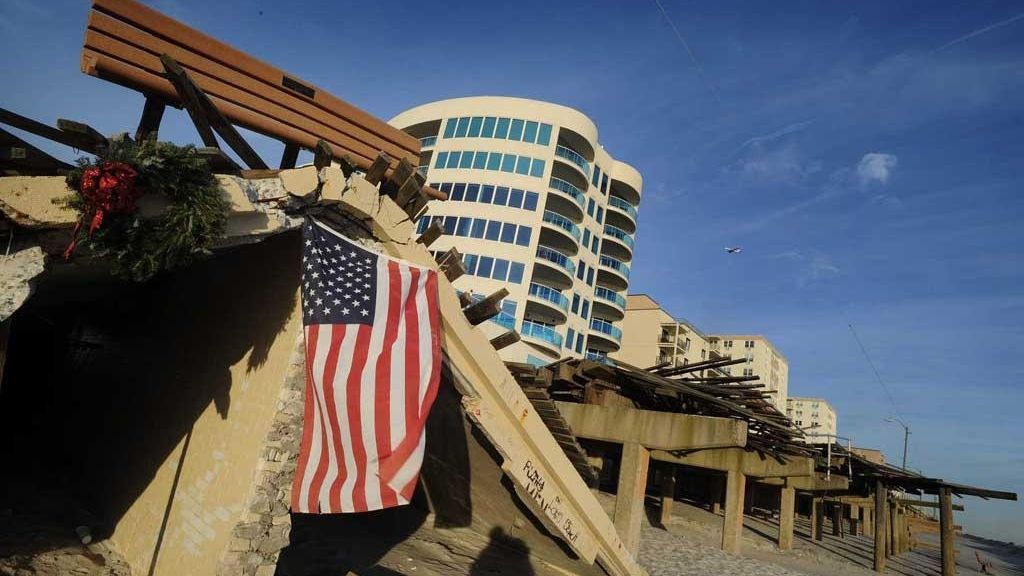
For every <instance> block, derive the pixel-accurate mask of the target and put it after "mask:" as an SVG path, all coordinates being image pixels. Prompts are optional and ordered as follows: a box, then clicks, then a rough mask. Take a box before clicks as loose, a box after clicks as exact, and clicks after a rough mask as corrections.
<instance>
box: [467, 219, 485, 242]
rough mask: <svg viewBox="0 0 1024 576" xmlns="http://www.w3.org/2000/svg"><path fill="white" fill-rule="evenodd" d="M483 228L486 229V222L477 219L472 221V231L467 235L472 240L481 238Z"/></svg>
mask: <svg viewBox="0 0 1024 576" xmlns="http://www.w3.org/2000/svg"><path fill="white" fill-rule="evenodd" d="M485 228H487V220H484V219H483V218H477V219H475V220H473V229H472V230H471V231H470V232H469V235H470V236H472V237H473V238H483V237H484V229H485Z"/></svg>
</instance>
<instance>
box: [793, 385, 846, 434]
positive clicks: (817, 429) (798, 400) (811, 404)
mask: <svg viewBox="0 0 1024 576" xmlns="http://www.w3.org/2000/svg"><path fill="white" fill-rule="evenodd" d="M786 416H788V417H789V419H790V420H792V421H793V424H795V425H796V427H797V428H803V429H804V430H805V431H806V432H807V442H809V443H811V444H828V443H829V442H834V441H835V438H834V436H835V435H836V434H838V430H839V422H838V417H837V415H836V409H835V408H833V407H832V405H831V404H829V403H828V401H827V400H825V399H824V398H805V397H801V396H793V397H791V398H789V399H788V400H787V401H786Z"/></svg>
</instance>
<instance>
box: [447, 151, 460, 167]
mask: <svg viewBox="0 0 1024 576" xmlns="http://www.w3.org/2000/svg"><path fill="white" fill-rule="evenodd" d="M459 154H460V152H449V153H448V164H447V165H445V168H458V167H459Z"/></svg>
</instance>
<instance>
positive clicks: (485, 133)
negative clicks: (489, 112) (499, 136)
mask: <svg viewBox="0 0 1024 576" xmlns="http://www.w3.org/2000/svg"><path fill="white" fill-rule="evenodd" d="M494 120H495V118H494V116H488V117H486V118H484V126H483V128H481V129H480V136H481V137H482V138H491V137H493V136H494Z"/></svg>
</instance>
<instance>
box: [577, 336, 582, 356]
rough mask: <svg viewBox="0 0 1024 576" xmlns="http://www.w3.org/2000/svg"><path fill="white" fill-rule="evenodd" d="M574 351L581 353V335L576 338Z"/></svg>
mask: <svg viewBox="0 0 1024 576" xmlns="http://www.w3.org/2000/svg"><path fill="white" fill-rule="evenodd" d="M576 353H577V354H583V335H582V334H580V337H579V338H577V339H576Z"/></svg>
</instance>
